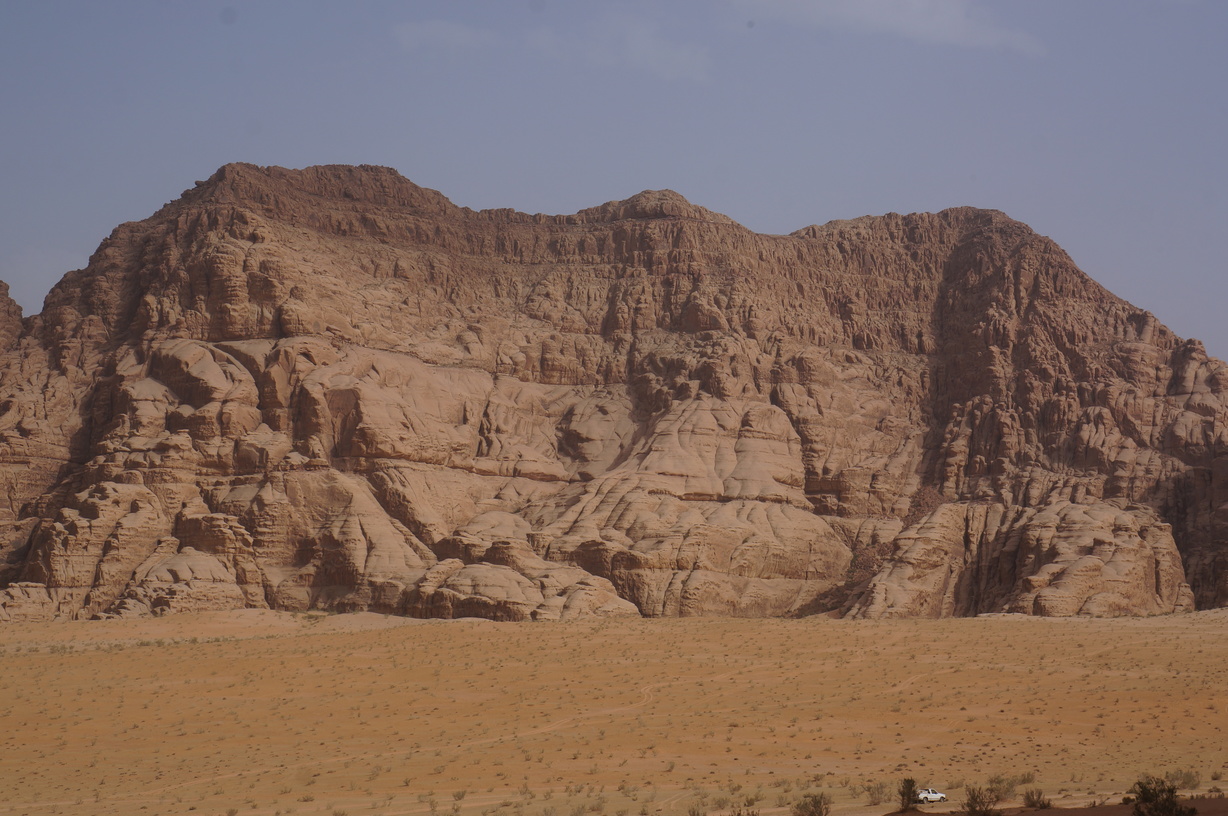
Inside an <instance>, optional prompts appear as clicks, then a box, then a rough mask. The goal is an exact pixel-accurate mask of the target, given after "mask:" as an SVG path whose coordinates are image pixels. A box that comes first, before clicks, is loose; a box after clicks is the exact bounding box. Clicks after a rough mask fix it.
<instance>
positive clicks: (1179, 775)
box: [1164, 768, 1202, 790]
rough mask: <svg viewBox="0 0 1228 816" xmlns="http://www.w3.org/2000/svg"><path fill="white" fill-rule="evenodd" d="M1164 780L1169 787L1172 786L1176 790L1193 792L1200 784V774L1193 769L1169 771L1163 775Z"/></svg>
mask: <svg viewBox="0 0 1228 816" xmlns="http://www.w3.org/2000/svg"><path fill="white" fill-rule="evenodd" d="M1164 779H1165V781H1167V782H1168V783H1169V784H1170V785H1174V786H1175V787H1176V788H1177V790H1193V789H1194V788H1197V787H1198V786H1199V785H1201V784H1202V774H1200V773H1199V772H1198V771H1196V770H1194V769H1193V768H1185V769H1184V770H1177V771H1169V772H1168V773H1166V774H1164Z"/></svg>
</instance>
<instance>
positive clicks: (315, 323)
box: [0, 165, 1228, 620]
mask: <svg viewBox="0 0 1228 816" xmlns="http://www.w3.org/2000/svg"><path fill="white" fill-rule="evenodd" d="M0 349H2V350H3V354H2V355H0V483H2V484H3V490H4V494H5V495H6V496H7V502H4V501H0V532H2V533H3V538H2V540H0V618H8V619H12V620H20V619H30V618H47V617H56V616H58V617H89V616H99V615H130V614H149V613H162V612H169V611H175V610H186V609H202V608H207V609H217V608H230V607H242V606H248V607H266V606H267V607H274V608H280V609H291V610H297V609H307V608H325V609H336V610H353V609H371V610H376V611H382V612H390V613H395V614H407V615H418V616H442V617H449V616H482V617H490V618H496V619H507V620H520V619H528V618H533V619H567V618H573V617H579V616H589V615H637V614H639V615H652V616H660V615H787V614H806V613H814V612H822V611H836V610H838V611H840V612H841V613H843V614H846V615H850V616H854V617H890V616H917V615H923V616H942V615H971V614H977V613H982V612H1001V611H1009V612H1023V613H1028V614H1038V615H1074V614H1093V615H1132V614H1152V613H1160V612H1171V611H1176V610H1186V609H1191V608H1194V607H1195V605H1197V606H1198V607H1210V606H1220V605H1228V368H1226V367H1225V366H1224V364H1223V363H1221V362H1219V361H1217V360H1213V359H1209V358H1208V357H1207V356H1206V354H1205V353H1204V351H1203V349H1202V347H1201V346H1200V345H1199V344H1198V343H1197V342H1196V341H1182V340H1180V339H1178V338H1177V337H1175V336H1173V334H1172V333H1171V332H1169V331H1168V330H1167V329H1166V328H1164V327H1163V326H1161V325H1159V324H1158V323H1157V322H1156V320H1155V319H1154V318H1153V317H1152V316H1151V315H1150V314H1148V313H1147V312H1144V311H1140V310H1139V309H1136V308H1134V307H1132V306H1130V305H1129V304H1127V303H1125V302H1123V301H1121V300H1119V299H1117V298H1115V297H1113V296H1112V295H1110V294H1109V293H1108V292H1106V291H1105V290H1103V289H1102V288H1101V287H1099V286H1098V285H1097V284H1095V283H1094V282H1093V281H1091V280H1090V279H1088V278H1087V277H1086V276H1085V275H1083V274H1082V273H1081V272H1080V271H1079V270H1078V269H1077V268H1076V267H1075V266H1074V264H1073V263H1072V262H1071V260H1070V259H1069V258H1068V257H1067V256H1066V254H1065V253H1063V252H1062V250H1061V249H1060V248H1058V247H1057V246H1056V245H1055V244H1053V242H1051V241H1050V240H1048V239H1046V238H1044V237H1042V236H1038V235H1036V234H1034V233H1033V232H1032V231H1031V230H1029V229H1028V228H1027V227H1025V226H1024V225H1022V224H1019V223H1017V222H1014V221H1012V220H1010V219H1009V218H1007V217H1005V216H1004V215H1002V214H1000V213H997V212H992V211H983V210H973V209H954V210H947V211H944V212H941V213H937V214H918V215H909V216H899V215H887V216H883V217H880V218H869V217H867V218H860V219H856V220H853V221H844V222H835V223H831V224H827V225H824V226H813V227H808V228H806V229H803V230H800V231H798V232H796V233H794V234H792V235H788V236H769V235H758V234H755V233H752V232H750V231H749V230H746V229H745V228H743V227H741V226H739V225H738V224H736V223H734V222H732V221H730V220H729V219H728V218H725V217H723V216H720V215H717V214H715V213H711V212H708V211H707V210H704V209H702V208H700V207H696V206H694V205H692V204H690V203H688V202H687V201H686V200H685V199H683V198H682V197H681V196H678V195H677V194H675V193H671V192H668V191H662V192H645V193H641V194H639V195H637V196H634V197H632V198H630V199H628V200H626V201H619V202H611V203H608V204H605V205H602V206H600V207H595V208H592V209H589V210H584V211H581V212H579V213H577V214H575V215H570V216H544V215H526V214H523V213H518V212H513V211H508V210H495V211H489V210H488V211H482V212H473V211H471V210H467V209H462V208H458V207H456V206H454V205H453V204H451V203H450V202H449V201H448V200H447V199H445V198H444V197H443V196H441V195H439V194H438V193H436V192H434V191H430V190H425V189H422V188H419V187H417V186H415V185H414V184H412V183H410V182H409V181H407V180H405V179H403V178H401V177H400V176H399V175H397V174H396V173H395V172H393V171H391V170H388V169H384V168H376V167H315V168H308V169H306V170H301V171H292V170H284V169H280V168H258V167H254V166H250V165H228V166H226V167H224V168H222V169H221V170H219V171H218V172H217V173H216V174H215V175H214V176H213V177H212V178H210V179H209V180H207V181H204V182H198V184H197V186H196V188H195V189H193V190H189V191H187V192H185V193H184V195H183V196H182V198H180V199H179V200H178V201H175V202H173V203H171V204H169V205H167V206H166V207H164V208H163V209H162V210H161V211H159V212H158V213H157V214H155V215H154V216H153V217H151V218H149V219H148V220H146V221H142V222H140V223H130V224H124V225H122V226H120V227H119V228H118V229H116V230H115V232H114V233H113V234H112V235H111V236H110V237H109V238H108V239H107V240H106V241H104V242H103V244H102V246H100V247H99V249H98V251H97V252H96V253H95V255H94V256H93V257H92V258H91V260H90V263H89V266H88V267H87V268H86V269H84V270H79V271H76V272H71V273H69V274H68V275H66V276H65V278H64V279H63V280H62V281H61V282H60V283H59V284H58V285H57V286H56V287H55V289H54V290H53V291H52V292H51V294H50V295H48V298H47V301H46V306H45V309H44V311H43V313H42V314H41V315H38V316H35V317H31V318H28V319H26V320H25V321H24V323H23V322H22V320H21V317H20V312H19V310H17V309H16V307H15V305H14V304H12V302H11V301H10V300H8V298H7V295H4V296H3V297H0Z"/></svg>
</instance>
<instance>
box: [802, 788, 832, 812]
mask: <svg viewBox="0 0 1228 816" xmlns="http://www.w3.org/2000/svg"><path fill="white" fill-rule="evenodd" d="M830 813H831V797H830V796H828V795H827V794H826V793H808V794H806V795H805V796H803V797H802V798H801V799H798V800H797V801H796V802H794V803H793V816H828V814H830Z"/></svg>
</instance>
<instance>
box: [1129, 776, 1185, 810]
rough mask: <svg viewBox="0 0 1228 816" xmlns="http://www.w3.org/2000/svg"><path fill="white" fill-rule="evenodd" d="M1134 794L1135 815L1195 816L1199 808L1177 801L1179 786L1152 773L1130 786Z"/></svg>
mask: <svg viewBox="0 0 1228 816" xmlns="http://www.w3.org/2000/svg"><path fill="white" fill-rule="evenodd" d="M1130 793H1132V794H1134V816H1194V814H1196V813H1198V809H1197V808H1194V807H1191V806H1189V805H1182V804H1179V803H1178V802H1177V787H1176V785H1174V784H1173V783H1171V782H1168V781H1166V780H1164V779H1161V778H1160V777H1158V776H1151V775H1150V774H1149V775H1147V776H1144V777H1142V778H1141V779H1139V780H1138V781H1137V782H1135V783H1134V787H1132V788H1130Z"/></svg>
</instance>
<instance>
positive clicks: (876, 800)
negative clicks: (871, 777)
mask: <svg viewBox="0 0 1228 816" xmlns="http://www.w3.org/2000/svg"><path fill="white" fill-rule="evenodd" d="M890 795H891V786H890V785H888V784H887V783H886V782H883V781H881V780H880V781H878V782H871V783H870V784H869V785H866V800H867V801H868V802H869V803H870V804H872V805H881V804H882V803H883V802H886V801H887V798H888V797H889V796H890Z"/></svg>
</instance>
